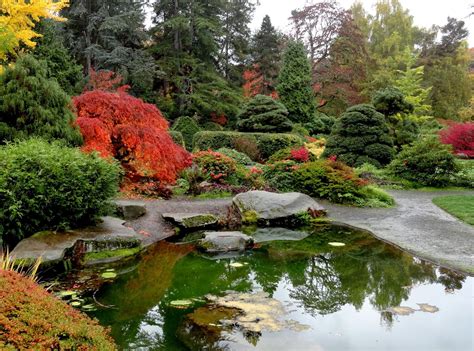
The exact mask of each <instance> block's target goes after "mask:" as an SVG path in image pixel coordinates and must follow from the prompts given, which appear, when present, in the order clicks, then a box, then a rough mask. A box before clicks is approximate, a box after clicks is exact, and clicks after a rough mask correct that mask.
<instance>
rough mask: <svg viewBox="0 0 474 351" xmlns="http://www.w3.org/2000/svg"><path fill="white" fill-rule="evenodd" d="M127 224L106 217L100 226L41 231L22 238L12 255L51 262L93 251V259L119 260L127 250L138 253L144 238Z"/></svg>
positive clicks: (28, 259)
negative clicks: (126, 225)
mask: <svg viewBox="0 0 474 351" xmlns="http://www.w3.org/2000/svg"><path fill="white" fill-rule="evenodd" d="M123 224H124V221H123V220H121V219H118V218H113V217H104V218H103V219H102V222H101V223H99V224H98V225H97V226H91V227H87V228H82V229H74V230H68V231H64V232H53V231H44V232H40V233H37V234H35V235H33V236H31V237H29V238H26V239H23V240H22V241H20V243H19V244H18V245H17V246H16V247H15V249H14V250H13V251H12V256H13V257H14V258H15V259H16V260H21V261H25V262H33V261H35V260H36V259H38V258H39V257H41V262H42V264H47V265H51V264H56V263H61V262H62V261H63V260H67V259H80V258H83V257H74V256H75V255H77V254H79V255H81V256H84V255H88V254H89V256H90V257H91V258H93V260H91V262H92V261H94V260H95V261H97V263H99V262H100V263H104V261H107V262H112V261H116V260H118V259H120V258H122V257H123V256H124V254H125V253H128V252H137V250H138V249H139V248H140V247H141V244H142V240H143V237H142V236H140V235H139V234H137V233H136V232H135V231H134V230H133V229H131V228H128V227H125V226H124V225H123ZM114 252H115V253H117V255H114ZM98 253H103V255H98ZM104 258H107V259H106V260H104Z"/></svg>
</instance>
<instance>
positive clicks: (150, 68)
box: [62, 0, 156, 97]
mask: <svg viewBox="0 0 474 351" xmlns="http://www.w3.org/2000/svg"><path fill="white" fill-rule="evenodd" d="M143 7H144V1H143V0H71V2H70V7H69V8H67V9H65V10H63V11H62V14H63V16H64V17H66V18H68V21H67V22H65V24H64V36H65V44H66V46H67V47H68V48H69V49H70V51H71V53H72V54H73V56H74V57H75V58H76V59H77V60H78V62H80V63H81V64H82V65H83V67H84V72H85V74H86V75H88V74H89V73H90V72H91V70H92V69H94V70H102V69H104V70H113V71H115V72H117V73H119V74H120V75H121V76H122V77H124V79H125V83H126V84H129V85H130V86H131V87H132V90H131V91H132V92H133V93H134V94H136V95H140V96H144V97H146V95H147V94H150V90H151V89H152V86H153V78H154V76H155V70H156V69H155V64H154V61H153V59H152V57H151V56H149V55H148V54H147V52H146V51H145V50H144V45H145V42H146V41H147V40H148V36H147V34H146V31H145V26H144V18H145V16H144V9H143Z"/></svg>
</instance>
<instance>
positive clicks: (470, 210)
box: [433, 195, 474, 225]
mask: <svg viewBox="0 0 474 351" xmlns="http://www.w3.org/2000/svg"><path fill="white" fill-rule="evenodd" d="M433 203H434V204H435V205H437V206H438V207H440V208H442V209H443V210H445V211H446V212H448V213H449V214H451V215H453V216H455V217H457V218H459V219H460V220H462V221H464V222H466V223H468V224H470V225H474V196H471V195H451V196H440V197H436V198H434V199H433Z"/></svg>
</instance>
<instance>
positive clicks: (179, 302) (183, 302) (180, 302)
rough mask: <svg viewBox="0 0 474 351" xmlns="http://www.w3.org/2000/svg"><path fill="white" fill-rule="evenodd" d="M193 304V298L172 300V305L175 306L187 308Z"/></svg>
mask: <svg viewBox="0 0 474 351" xmlns="http://www.w3.org/2000/svg"><path fill="white" fill-rule="evenodd" d="M192 304H193V301H192V300H174V301H171V302H170V305H171V306H173V307H175V308H187V307H189V306H190V305H192Z"/></svg>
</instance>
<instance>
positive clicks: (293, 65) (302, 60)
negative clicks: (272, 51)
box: [277, 42, 316, 123]
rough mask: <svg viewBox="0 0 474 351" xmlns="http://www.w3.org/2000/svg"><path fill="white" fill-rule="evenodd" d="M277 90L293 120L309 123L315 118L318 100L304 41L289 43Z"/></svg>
mask: <svg viewBox="0 0 474 351" xmlns="http://www.w3.org/2000/svg"><path fill="white" fill-rule="evenodd" d="M277 91H278V95H279V96H280V99H281V102H282V103H283V104H284V105H285V106H286V108H287V109H288V113H289V114H288V117H289V119H290V120H291V121H292V122H295V123H307V122H310V121H311V120H312V119H313V118H314V115H315V112H316V101H315V96H314V92H313V88H312V86H311V64H310V62H309V60H308V56H307V53H306V50H305V48H304V45H303V43H301V42H290V43H289V44H288V48H287V49H286V51H285V53H284V56H283V63H282V68H281V72H280V75H279V84H278V86H277Z"/></svg>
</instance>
